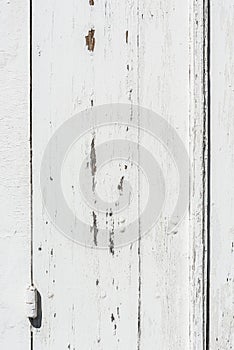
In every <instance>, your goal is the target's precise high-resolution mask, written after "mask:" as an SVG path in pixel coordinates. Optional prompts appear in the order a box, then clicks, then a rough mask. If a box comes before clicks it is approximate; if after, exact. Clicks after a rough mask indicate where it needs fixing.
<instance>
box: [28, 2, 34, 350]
mask: <svg viewBox="0 0 234 350" xmlns="http://www.w3.org/2000/svg"><path fill="white" fill-rule="evenodd" d="M32 1H33V0H29V145H30V236H31V237H30V255H31V256H30V264H31V266H30V279H31V285H33V164H32V157H33V150H32V61H33V52H32V50H33V49H32V47H33V42H32ZM30 335H31V339H30V348H31V350H33V330H32V326H31V331H30Z"/></svg>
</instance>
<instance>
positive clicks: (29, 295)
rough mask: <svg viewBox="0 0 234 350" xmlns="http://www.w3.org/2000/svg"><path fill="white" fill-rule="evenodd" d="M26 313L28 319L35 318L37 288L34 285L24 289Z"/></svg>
mask: <svg viewBox="0 0 234 350" xmlns="http://www.w3.org/2000/svg"><path fill="white" fill-rule="evenodd" d="M26 315H27V317H28V318H30V319H34V318H37V290H36V288H35V287H34V286H29V287H28V288H27V290H26Z"/></svg>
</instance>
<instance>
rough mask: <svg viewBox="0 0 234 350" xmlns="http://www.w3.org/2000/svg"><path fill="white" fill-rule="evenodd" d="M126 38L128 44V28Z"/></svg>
mask: <svg viewBox="0 0 234 350" xmlns="http://www.w3.org/2000/svg"><path fill="white" fill-rule="evenodd" d="M125 39H126V44H128V30H126V34H125Z"/></svg>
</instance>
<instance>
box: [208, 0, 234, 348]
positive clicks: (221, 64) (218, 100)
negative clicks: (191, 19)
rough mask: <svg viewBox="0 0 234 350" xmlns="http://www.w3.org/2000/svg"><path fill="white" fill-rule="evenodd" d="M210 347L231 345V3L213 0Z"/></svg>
mask: <svg viewBox="0 0 234 350" xmlns="http://www.w3.org/2000/svg"><path fill="white" fill-rule="evenodd" d="M211 3H212V12H211V13H212V31H211V43H212V51H211V77H212V85H211V97H212V100H211V116H212V118H211V144H212V145H211V150H212V154H211V156H212V157H211V160H212V163H211V165H212V168H211V170H212V187H211V189H212V191H211V281H210V288H211V290H210V323H211V337H210V348H211V349H215V350H216V349H217V350H218V349H225V350H226V349H227V350H229V349H233V347H234V215H233V213H234V206H233V200H234V186H233V178H234V162H233V159H234V156H233V155H234V121H233V114H234V4H233V2H232V1H224V0H223V1H221V0H219V1H212V2H211Z"/></svg>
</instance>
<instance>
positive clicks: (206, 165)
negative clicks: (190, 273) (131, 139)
mask: <svg viewBox="0 0 234 350" xmlns="http://www.w3.org/2000/svg"><path fill="white" fill-rule="evenodd" d="M203 116H204V119H203V235H202V243H203V288H202V291H203V308H202V310H203V348H204V349H206V350H209V346H210V338H209V336H210V162H211V156H210V137H211V133H210V0H204V1H203Z"/></svg>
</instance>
